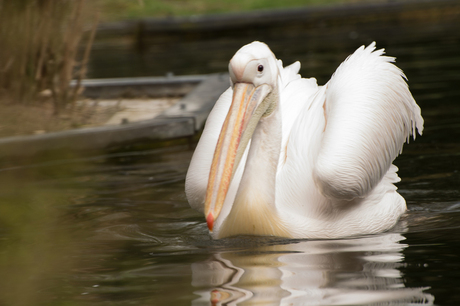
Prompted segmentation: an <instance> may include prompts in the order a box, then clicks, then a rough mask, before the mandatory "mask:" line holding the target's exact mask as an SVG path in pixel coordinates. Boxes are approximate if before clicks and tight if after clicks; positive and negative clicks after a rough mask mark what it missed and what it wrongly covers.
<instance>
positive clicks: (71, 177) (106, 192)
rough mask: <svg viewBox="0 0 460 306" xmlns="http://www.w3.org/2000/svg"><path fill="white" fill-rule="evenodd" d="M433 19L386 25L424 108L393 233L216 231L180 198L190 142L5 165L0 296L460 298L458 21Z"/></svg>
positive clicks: (181, 301) (146, 300)
mask: <svg viewBox="0 0 460 306" xmlns="http://www.w3.org/2000/svg"><path fill="white" fill-rule="evenodd" d="M390 29H394V28H393V27H390ZM428 29H429V28H423V29H420V30H419V31H418V32H417V29H411V31H408V32H405V33H411V35H406V36H404V35H402V34H401V35H395V36H394V37H393V38H394V39H392V37H391V36H385V35H384V33H387V34H388V33H389V32H385V31H384V30H382V29H380V30H379V31H380V32H379V33H380V34H378V35H380V36H381V37H384V36H385V37H386V39H385V40H384V41H383V43H382V44H381V45H380V46H381V47H386V48H387V51H388V53H390V54H391V55H394V56H397V58H398V64H399V66H400V67H402V68H403V69H404V71H405V72H406V74H407V76H408V78H409V85H410V88H411V90H412V92H413V94H414V97H415V99H416V100H417V102H418V103H419V105H420V106H421V108H422V114H423V116H424V118H425V130H424V134H423V136H422V137H418V138H417V140H416V141H411V143H410V144H409V145H406V146H405V148H404V152H403V155H402V156H400V157H399V158H398V159H397V160H396V162H395V164H396V165H397V166H398V167H399V169H400V171H399V175H400V176H401V178H402V181H401V183H399V184H398V188H399V192H400V193H401V194H402V195H403V196H404V197H405V198H406V200H407V203H408V211H407V213H406V214H405V215H404V216H403V218H402V220H401V222H400V223H399V224H398V225H397V226H396V227H395V228H394V229H393V230H391V231H390V232H387V233H382V234H378V235H371V236H363V237H355V238H350V239H339V240H287V239H281V238H269V237H266V238H260V237H235V238H229V239H223V240H219V241H213V240H211V239H210V237H209V235H208V233H207V228H206V224H205V222H204V218H203V216H201V215H200V214H199V213H197V212H195V211H194V210H192V209H191V208H190V207H189V205H188V203H187V201H186V198H185V194H184V177H185V173H186V170H187V167H188V163H189V161H190V158H191V155H192V152H193V149H192V148H191V147H189V146H188V145H177V146H172V147H168V148H163V149H155V150H141V151H131V150H129V149H128V150H125V151H121V152H118V153H112V154H107V153H101V155H99V156H95V157H91V158H81V159H72V160H65V161H63V160H59V158H56V159H55V160H54V161H50V162H46V163H34V164H30V165H17V164H4V165H3V166H2V169H0V182H1V184H0V201H1V205H0V274H1V275H2V278H1V281H0V282H1V283H0V286H1V288H2V289H1V291H0V305H213V304H214V305H233V304H236V303H241V305H254V304H257V305H280V304H281V305H357V304H364V305H368V304H375V305H409V304H410V305H413V304H426V305H432V304H436V305H459V304H460V294H459V293H458V287H459V286H460V281H459V280H460V260H459V256H460V255H459V254H460V235H459V234H458V233H459V230H460V191H459V186H460V173H459V169H460V162H459V155H460V104H459V102H460V100H459V99H460V87H459V86H458V84H460V43H459V42H460V39H459V38H460V36H459V34H458V33H460V31H448V32H447V31H446V32H442V31H441V32H439V31H440V30H439V28H434V29H432V32H429V33H434V32H436V31H438V32H436V33H443V35H424V34H425V33H428V32H424V31H428ZM382 31H383V34H382ZM433 31H434V32H433ZM364 32H365V31H363V33H364ZM366 33H367V32H366ZM366 33H364V34H366ZM391 33H393V32H391ZM414 33H418V34H417V35H415V34H414ZM352 34H353V33H351V34H349V35H351V36H349V37H352V38H353V37H355V38H356V35H358V37H360V35H361V36H362V35H364V34H360V33H355V34H353V35H352ZM371 34H372V33H371ZM366 35H367V36H365V37H366V38H365V39H363V40H362V41H367V40H369V39H370V38H372V37H370V36H371V35H370V34H369V33H367V34H366ZM375 35H377V34H375ZM426 37H429V40H428V39H426ZM433 37H437V38H436V39H435V38H433ZM355 38H353V39H355ZM351 40H352V39H351V38H350V41H351ZM362 41H361V40H359V39H358V41H356V43H355V44H354V45H356V47H357V46H358V45H359V44H361V42H362ZM242 44H243V43H241V45H242ZM279 44H282V42H280V43H279ZM319 45H320V47H319ZM349 45H350V44H349V43H344V44H343V45H338V44H337V43H336V42H334V41H330V40H322V41H321V42H319V43H318V47H317V50H327V52H322V53H321V52H313V51H310V52H306V53H304V54H306V57H308V58H309V59H305V58H304V59H303V61H304V62H305V63H307V64H306V65H304V67H305V66H306V67H305V68H304V70H302V73H303V75H304V76H307V77H310V76H318V79H319V81H320V83H322V82H324V81H325V80H327V78H328V77H329V76H330V75H331V73H332V72H333V71H334V69H335V67H337V65H338V63H340V62H341V61H342V60H343V59H344V58H345V54H347V52H349V51H348V50H350V46H349ZM340 46H342V47H340ZM277 48H279V46H278V47H277ZM299 48H300V47H299ZM353 48H354V47H353ZM232 52H233V51H232ZM286 52H288V51H286ZM299 53H300V52H299ZM280 57H281V58H283V57H282V56H280ZM301 60H302V58H301ZM286 61H287V60H286ZM304 62H303V63H304ZM312 63H313V64H312ZM192 147H193V145H192ZM232 303H233V304H232Z"/></svg>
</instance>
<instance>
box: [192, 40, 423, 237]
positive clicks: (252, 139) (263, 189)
mask: <svg viewBox="0 0 460 306" xmlns="http://www.w3.org/2000/svg"><path fill="white" fill-rule="evenodd" d="M383 53H384V52H383V50H375V43H372V44H371V45H369V46H368V47H367V48H364V47H360V48H358V49H357V50H356V51H355V52H354V53H353V54H352V55H351V56H349V57H348V58H347V59H346V60H345V61H344V62H343V63H342V64H341V65H340V66H339V68H338V69H337V70H336V72H335V73H334V75H333V76H332V78H331V80H330V81H329V82H328V83H327V84H326V85H324V86H318V85H317V83H316V80H315V79H314V78H310V79H304V78H301V77H300V76H299V75H298V71H299V69H300V64H299V63H298V62H296V63H294V64H292V65H290V66H288V67H285V68H283V67H282V62H281V61H280V60H276V58H275V56H274V55H273V53H272V52H271V51H270V49H269V48H268V46H266V45H265V44H263V43H260V42H253V43H251V44H249V45H246V46H244V47H242V48H241V49H240V50H239V51H238V52H237V53H236V54H235V56H234V57H233V58H232V59H231V61H230V64H229V71H230V76H231V81H232V86H231V87H230V88H229V89H228V90H227V91H226V92H224V93H223V94H222V96H221V97H220V98H219V100H218V101H217V102H216V105H215V106H214V108H213V110H212V112H211V113H210V115H209V117H208V120H207V123H206V126H205V129H204V131H203V134H202V136H201V139H200V141H199V143H198V145H197V148H196V151H195V153H194V155H193V158H192V161H191V163H190V168H189V171H188V173H187V178H186V194H187V198H188V200H189V203H190V205H191V206H192V207H193V208H195V209H197V210H199V211H202V212H204V213H205V216H206V219H207V222H208V227H209V228H210V230H211V232H212V236H213V237H214V238H222V237H227V236H233V235H239V234H247V235H276V236H283V237H291V238H338V237H345V236H353V235H361V234H371V233H378V232H381V231H385V230H388V229H390V228H391V227H393V226H394V225H395V224H396V222H397V221H398V219H399V217H400V215H401V214H402V213H404V211H405V209H406V204H405V200H404V199H403V198H402V197H401V196H400V195H399V194H398V193H397V192H396V187H395V186H394V185H393V183H395V182H398V181H399V178H398V176H397V174H396V171H397V168H396V167H395V166H394V165H392V162H393V160H394V159H395V158H396V156H397V155H398V154H399V153H400V152H401V150H402V146H403V143H404V142H405V141H406V140H407V141H408V140H409V137H410V136H411V135H413V136H414V138H415V130H416V129H417V130H418V132H419V133H421V132H422V130H423V119H422V117H421V114H420V108H419V107H418V105H417V104H416V102H415V101H414V99H413V97H412V95H411V93H410V92H409V89H408V86H407V83H406V82H405V80H404V78H405V76H404V74H403V72H402V71H401V70H400V69H399V68H397V67H396V66H395V65H393V64H392V63H391V62H393V61H394V58H392V57H387V56H384V55H383ZM226 118H227V119H226Z"/></svg>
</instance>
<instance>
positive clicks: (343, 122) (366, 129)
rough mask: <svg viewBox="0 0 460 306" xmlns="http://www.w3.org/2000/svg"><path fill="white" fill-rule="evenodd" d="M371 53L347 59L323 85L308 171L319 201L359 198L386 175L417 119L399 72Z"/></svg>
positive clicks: (420, 120) (387, 60) (371, 49)
mask: <svg viewBox="0 0 460 306" xmlns="http://www.w3.org/2000/svg"><path fill="white" fill-rule="evenodd" d="M383 54H384V50H383V49H380V50H375V43H372V44H371V45H369V46H368V47H367V48H364V46H363V47H361V48H359V49H358V50H356V51H355V52H354V53H353V54H352V55H351V56H349V57H348V58H347V59H346V60H345V61H344V62H343V63H342V64H341V65H340V66H339V68H338V69H337V71H336V72H335V73H334V75H333V76H332V78H331V80H330V81H329V82H328V83H327V84H326V85H325V88H326V92H325V99H324V105H323V108H324V116H325V120H326V123H325V127H324V132H323V137H322V139H321V145H320V149H319V152H318V156H317V159H316V163H315V165H314V169H313V177H314V180H315V182H316V185H317V186H318V187H319V189H320V190H321V192H322V193H323V195H325V196H326V197H330V198H337V199H353V198H356V197H364V196H366V194H368V193H369V192H370V191H371V190H372V188H373V187H375V186H376V184H378V183H379V182H380V180H381V179H382V178H383V177H384V175H385V174H386V173H387V171H388V169H389V168H390V166H391V163H392V162H393V160H394V159H395V158H396V156H397V155H398V154H399V153H400V152H401V150H402V146H403V143H404V142H405V141H406V140H407V141H408V140H409V138H410V135H413V137H414V138H415V130H416V129H417V130H418V132H419V133H420V134H421V132H422V130H423V118H422V116H421V114H420V108H419V106H418V105H417V104H416V102H415V100H414V99H413V97H412V95H411V93H410V91H409V88H408V85H407V83H406V81H405V76H404V74H403V72H402V71H401V70H400V69H399V68H398V67H396V66H395V65H394V64H392V62H393V61H394V58H392V57H388V56H383Z"/></svg>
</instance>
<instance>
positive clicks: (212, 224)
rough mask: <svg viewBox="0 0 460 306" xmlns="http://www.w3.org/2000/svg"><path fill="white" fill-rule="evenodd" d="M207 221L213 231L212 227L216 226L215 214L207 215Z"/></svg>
mask: <svg viewBox="0 0 460 306" xmlns="http://www.w3.org/2000/svg"><path fill="white" fill-rule="evenodd" d="M206 223H208V228H209V231H210V232H212V229H213V227H214V216H213V215H212V213H209V214H208V216H207V217H206Z"/></svg>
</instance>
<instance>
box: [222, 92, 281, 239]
mask: <svg viewBox="0 0 460 306" xmlns="http://www.w3.org/2000/svg"><path fill="white" fill-rule="evenodd" d="M267 99H274V103H273V104H272V105H273V107H274V108H273V110H272V111H271V113H270V114H269V115H267V116H265V117H262V118H261V119H260V121H259V123H258V125H257V127H256V129H255V131H254V134H253V136H252V138H251V145H250V148H249V152H248V158H247V160H246V166H245V169H244V173H243V177H242V178H241V181H240V185H239V187H238V192H237V194H236V197H235V201H234V203H233V206H232V209H231V211H230V213H229V215H228V216H227V218H226V220H225V221H224V223H223V225H222V229H221V232H220V233H219V237H220V238H223V237H227V236H233V235H238V234H249V233H252V234H254V235H276V236H285V237H286V236H289V235H288V234H287V232H286V230H285V226H284V224H283V222H282V221H281V220H280V218H279V215H278V211H277V209H276V205H275V193H276V171H277V167H278V160H279V156H280V148H281V137H282V130H281V112H280V109H279V94H278V89H277V88H276V89H275V90H274V91H273V92H272V93H271V94H270V95H269V96H267Z"/></svg>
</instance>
